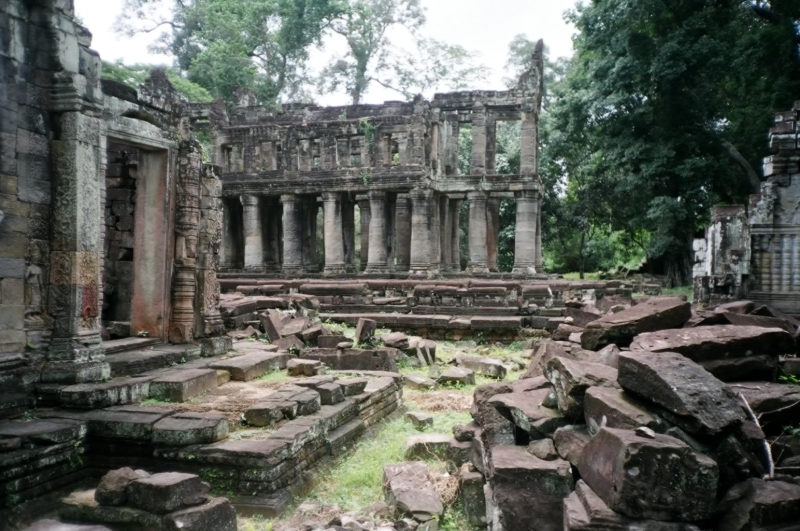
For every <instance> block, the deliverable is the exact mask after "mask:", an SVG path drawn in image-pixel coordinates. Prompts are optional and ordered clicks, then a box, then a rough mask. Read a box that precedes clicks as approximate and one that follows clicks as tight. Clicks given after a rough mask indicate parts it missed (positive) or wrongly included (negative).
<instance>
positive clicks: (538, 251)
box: [535, 194, 544, 273]
mask: <svg viewBox="0 0 800 531" xmlns="http://www.w3.org/2000/svg"><path fill="white" fill-rule="evenodd" d="M537 195H538V194H537ZM535 265H536V271H537V272H539V273H544V261H543V260H542V198H541V196H540V197H539V198H538V199H537V200H536V261H535Z"/></svg>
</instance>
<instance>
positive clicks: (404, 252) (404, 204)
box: [394, 194, 411, 272]
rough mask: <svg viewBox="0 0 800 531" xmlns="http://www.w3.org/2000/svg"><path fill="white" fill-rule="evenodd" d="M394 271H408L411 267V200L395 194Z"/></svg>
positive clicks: (403, 195)
mask: <svg viewBox="0 0 800 531" xmlns="http://www.w3.org/2000/svg"><path fill="white" fill-rule="evenodd" d="M394 239H395V271H397V272H405V271H408V270H409V268H410V265H411V198H410V197H409V195H408V194H397V203H396V206H395V217H394Z"/></svg>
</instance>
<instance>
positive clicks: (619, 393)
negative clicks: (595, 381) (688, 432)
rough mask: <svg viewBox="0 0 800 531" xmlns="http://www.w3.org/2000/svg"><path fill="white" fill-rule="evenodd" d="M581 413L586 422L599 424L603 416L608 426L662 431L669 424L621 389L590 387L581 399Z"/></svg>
mask: <svg viewBox="0 0 800 531" xmlns="http://www.w3.org/2000/svg"><path fill="white" fill-rule="evenodd" d="M583 415H584V417H585V418H586V422H587V423H592V422H593V423H594V425H596V426H600V425H601V424H602V423H603V420H602V419H603V418H605V419H606V420H605V425H606V426H608V427H609V428H618V429H623V430H635V429H636V428H638V427H640V426H646V427H648V428H650V429H652V430H654V431H656V432H659V433H664V432H665V431H667V429H668V428H669V425H668V424H667V423H666V422H664V420H662V419H661V418H660V417H658V416H657V415H654V414H653V413H651V412H650V411H648V410H647V408H646V407H645V405H644V404H643V403H642V402H641V401H639V400H638V399H637V398H636V397H633V396H631V395H629V394H627V393H625V391H623V390H621V389H614V388H608V387H590V388H589V389H588V390H587V391H586V395H585V396H584V399H583Z"/></svg>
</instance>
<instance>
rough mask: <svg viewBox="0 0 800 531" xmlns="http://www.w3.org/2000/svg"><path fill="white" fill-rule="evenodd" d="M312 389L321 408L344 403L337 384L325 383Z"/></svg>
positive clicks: (340, 387) (339, 386) (342, 394)
mask: <svg viewBox="0 0 800 531" xmlns="http://www.w3.org/2000/svg"><path fill="white" fill-rule="evenodd" d="M314 389H316V391H317V392H318V393H319V397H320V400H321V401H322V405H323V406H333V405H336V404H338V403H340V402H344V393H343V392H342V386H341V385H339V384H338V383H326V384H322V385H318V386H316V387H315V388H314Z"/></svg>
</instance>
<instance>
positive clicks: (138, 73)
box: [102, 61, 214, 102]
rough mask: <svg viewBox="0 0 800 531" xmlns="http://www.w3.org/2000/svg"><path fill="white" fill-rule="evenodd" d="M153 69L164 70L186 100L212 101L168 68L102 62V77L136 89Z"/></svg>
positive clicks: (203, 91)
mask: <svg viewBox="0 0 800 531" xmlns="http://www.w3.org/2000/svg"><path fill="white" fill-rule="evenodd" d="M154 68H161V69H162V70H164V71H165V72H166V74H167V78H168V79H169V80H170V82H171V83H172V85H173V86H174V87H175V90H177V91H178V92H179V93H180V94H182V95H183V96H184V97H185V98H186V99H187V100H189V101H193V102H202V101H211V100H213V99H214V98H213V97H212V96H211V94H210V93H209V92H208V91H207V90H206V89H205V88H203V87H201V86H200V85H198V84H197V83H193V82H191V81H189V80H188V79H186V78H184V77H182V76H181V74H180V72H179V71H178V70H177V69H176V68H172V67H168V66H157V65H145V64H133V65H124V64H122V63H121V62H116V63H109V62H107V61H103V70H102V72H103V73H102V75H103V78H105V79H112V80H114V81H118V82H120V83H124V84H126V85H128V86H130V87H133V88H135V89H138V88H139V85H141V84H142V83H144V82H145V80H147V77H148V76H149V75H150V72H151V71H152V70H153V69H154Z"/></svg>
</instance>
